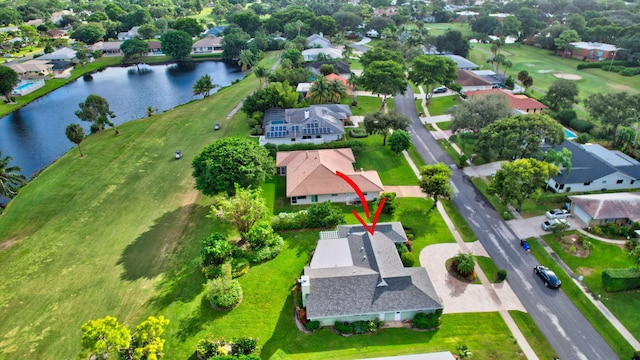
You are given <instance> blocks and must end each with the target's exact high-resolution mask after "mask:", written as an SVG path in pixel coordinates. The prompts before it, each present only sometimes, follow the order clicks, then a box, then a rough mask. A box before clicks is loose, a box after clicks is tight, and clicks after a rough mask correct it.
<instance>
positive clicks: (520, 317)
mask: <svg viewBox="0 0 640 360" xmlns="http://www.w3.org/2000/svg"><path fill="white" fill-rule="evenodd" d="M509 314H510V315H511V318H512V319H513V321H514V322H515V323H516V325H518V329H520V331H521V332H522V335H524V337H525V339H527V342H528V343H529V345H530V346H531V348H532V349H533V351H534V352H535V353H536V355H538V359H555V358H557V355H556V353H555V351H553V347H551V344H549V341H547V338H546V337H545V336H544V334H543V333H542V331H540V329H538V326H536V323H535V322H534V321H533V319H532V318H531V316H530V315H529V314H527V313H525V312H522V311H516V310H511V311H509Z"/></svg>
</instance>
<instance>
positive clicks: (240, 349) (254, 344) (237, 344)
mask: <svg viewBox="0 0 640 360" xmlns="http://www.w3.org/2000/svg"><path fill="white" fill-rule="evenodd" d="M257 351H258V339H254V338H251V337H246V336H243V337H239V338H235V339H233V341H232V342H231V354H232V355H234V356H240V355H251V354H255V353H256V352H257Z"/></svg>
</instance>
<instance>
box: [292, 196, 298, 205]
mask: <svg viewBox="0 0 640 360" xmlns="http://www.w3.org/2000/svg"><path fill="white" fill-rule="evenodd" d="M291 203H292V204H297V203H298V198H297V197H295V196H294V197H292V198H291Z"/></svg>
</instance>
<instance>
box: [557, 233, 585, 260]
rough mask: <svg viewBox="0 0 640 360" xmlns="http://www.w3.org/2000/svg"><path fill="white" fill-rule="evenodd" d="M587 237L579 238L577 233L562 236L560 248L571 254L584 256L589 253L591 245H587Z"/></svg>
mask: <svg viewBox="0 0 640 360" xmlns="http://www.w3.org/2000/svg"><path fill="white" fill-rule="evenodd" d="M588 244H590V243H589V239H588V238H586V239H580V237H579V236H578V234H571V235H567V236H563V237H562V239H561V240H560V245H561V246H562V250H564V252H566V253H567V254H571V255H573V256H577V257H581V258H586V257H589V255H590V254H591V247H590V246H589V245H588Z"/></svg>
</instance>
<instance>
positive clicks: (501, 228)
mask: <svg viewBox="0 0 640 360" xmlns="http://www.w3.org/2000/svg"><path fill="white" fill-rule="evenodd" d="M395 107H396V111H398V112H400V113H403V114H405V115H407V116H409V118H410V119H411V120H412V122H411V126H410V130H411V134H412V139H413V145H414V146H415V147H416V149H417V150H418V152H419V153H420V155H421V156H422V158H423V159H424V160H425V162H426V163H428V164H435V163H440V162H442V163H446V164H448V165H450V167H451V168H452V171H453V176H452V178H451V182H452V185H453V187H454V190H455V196H454V198H453V202H454V203H455V205H456V206H457V208H458V210H459V211H460V213H461V214H462V216H463V217H464V218H465V219H467V222H469V225H470V226H471V228H472V229H473V231H474V232H475V234H476V236H477V237H478V240H480V242H481V243H482V245H483V246H484V247H485V249H486V250H487V252H488V253H489V255H490V256H491V258H492V259H493V261H494V262H495V263H496V265H497V266H498V267H499V268H503V269H506V270H507V271H508V274H509V276H508V278H507V281H508V282H509V285H510V286H511V288H512V289H513V290H514V292H515V293H516V295H518V297H519V298H520V301H521V302H522V304H523V305H524V306H525V308H526V309H527V311H528V312H529V314H530V315H531V317H532V318H533V319H534V321H535V322H536V324H537V325H538V327H539V328H540V330H541V331H542V333H543V334H544V335H545V336H546V338H547V340H549V343H551V346H553V349H554V350H555V352H556V354H557V355H558V357H559V358H560V359H562V360H570V359H578V360H611V359H618V356H617V355H616V353H615V352H613V350H612V349H611V347H610V346H609V345H608V344H607V343H606V342H605V341H604V340H603V339H602V337H601V336H600V334H598V333H597V332H596V331H595V329H594V328H593V327H592V326H591V324H590V323H589V322H588V321H587V319H585V317H584V316H583V315H582V313H580V311H579V310H578V309H577V308H576V307H575V306H574V305H573V303H572V302H571V300H570V299H569V298H568V297H567V296H566V295H565V294H564V292H563V291H561V290H560V291H558V290H552V289H548V288H546V287H545V286H544V284H542V282H541V281H540V280H539V279H538V277H537V276H536V275H534V274H533V267H534V266H535V265H537V262H536V260H535V258H534V257H533V256H531V255H529V254H527V253H525V252H524V251H523V249H522V248H521V247H520V239H518V237H517V236H516V234H515V233H514V232H513V231H512V230H511V228H510V227H509V226H508V225H507V224H506V222H505V221H503V220H502V218H501V217H500V216H499V215H498V213H497V212H496V211H495V210H494V209H493V208H492V207H491V205H490V204H489V203H488V202H487V201H486V199H485V198H484V196H483V195H482V194H481V193H480V192H479V191H477V190H476V188H475V187H474V186H473V184H472V183H471V182H470V181H469V179H468V178H467V177H466V176H465V174H464V173H463V172H462V170H460V169H458V168H457V167H455V166H453V165H454V162H453V161H452V160H451V158H450V157H449V156H448V155H447V154H446V153H445V152H444V151H443V150H442V148H441V147H440V146H439V144H438V143H437V142H436V140H435V139H434V137H433V136H432V135H431V133H430V132H429V131H427V129H426V128H425V127H424V126H423V125H422V124H421V123H420V119H419V117H418V114H417V113H416V109H415V102H414V95H413V92H412V91H411V89H410V88H408V89H407V93H406V94H405V95H397V96H396V97H395ZM456 160H457V159H456ZM445 306H446V305H445Z"/></svg>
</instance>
